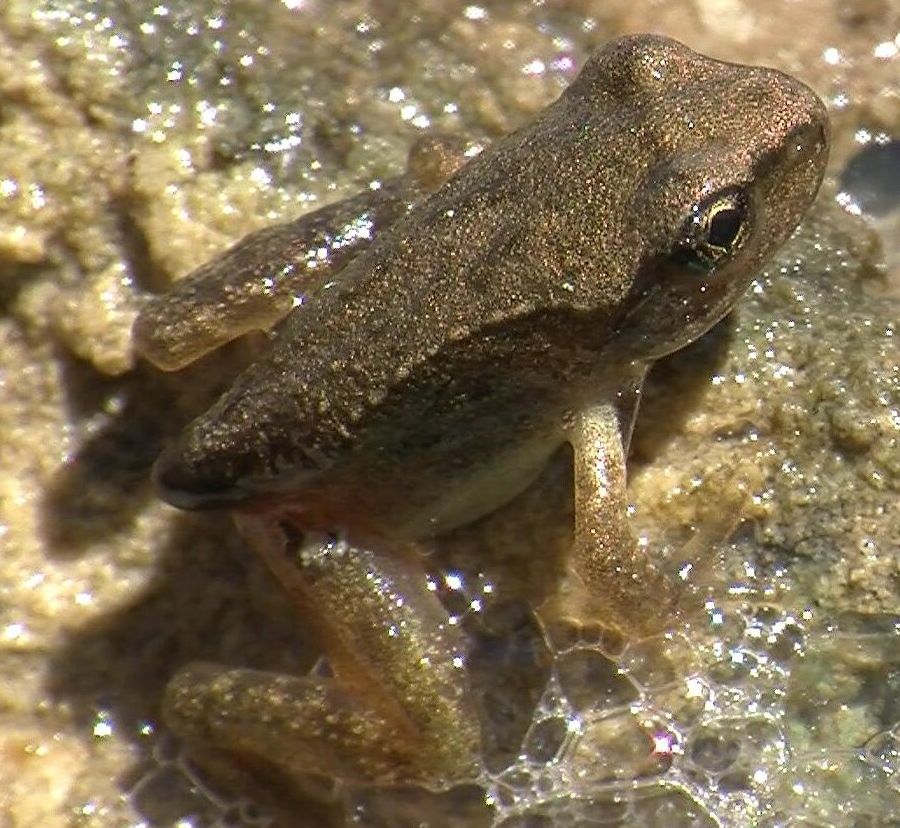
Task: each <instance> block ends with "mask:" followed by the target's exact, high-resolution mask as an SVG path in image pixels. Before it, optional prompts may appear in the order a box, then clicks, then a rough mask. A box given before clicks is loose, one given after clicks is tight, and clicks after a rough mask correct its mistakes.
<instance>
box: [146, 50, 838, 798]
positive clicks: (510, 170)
mask: <svg viewBox="0 0 900 828" xmlns="http://www.w3.org/2000/svg"><path fill="white" fill-rule="evenodd" d="M826 155H827V119H826V115H825V112H824V109H823V106H822V104H821V102H820V101H819V100H818V99H817V98H816V96H815V95H814V94H813V93H812V92H810V90H808V89H807V88H805V87H804V86H802V85H801V84H799V83H798V82H797V81H795V80H793V79H791V78H789V77H787V76H785V75H782V74H780V73H778V72H775V71H772V70H768V69H761V68H750V67H746V66H737V65H732V64H727V63H721V62H718V61H714V60H711V59H708V58H705V57H702V56H700V55H697V54H696V53H694V52H691V51H690V50H689V49H687V48H686V47H684V46H682V45H681V44H678V43H676V42H674V41H671V40H668V39H665V38H659V37H652V36H646V35H641V36H634V37H627V38H623V39H620V40H618V41H615V42H613V43H611V44H610V45H608V46H607V47H606V48H604V49H602V50H601V51H599V52H597V53H596V54H595V55H594V56H593V57H592V58H591V59H590V60H589V61H588V62H587V64H586V65H585V67H584V69H583V70H582V72H581V74H580V75H579V77H578V78H577V80H576V81H575V82H574V83H573V84H572V85H571V86H570V87H569V89H567V90H566V92H564V93H563V95H562V96H561V97H560V98H559V100H558V101H556V102H555V103H554V104H552V105H551V106H549V107H548V108H547V109H546V110H545V111H544V112H543V113H541V115H540V116H539V117H538V118H536V119H535V121H534V122H533V123H531V124H530V125H528V126H526V127H524V128H523V129H521V130H519V131H518V132H515V133H513V134H511V135H510V136H508V137H507V138H506V139H504V140H502V141H500V142H498V143H497V144H496V145H495V146H494V147H492V148H490V149H488V150H486V151H485V152H483V153H482V154H481V155H480V156H478V157H477V158H476V159H475V160H473V161H471V162H470V163H468V164H467V165H466V166H465V167H463V168H462V169H461V170H460V171H459V172H458V173H456V174H455V175H453V176H452V177H451V178H450V179H449V181H447V182H446V184H444V185H443V186H441V187H440V188H439V189H437V191H436V192H434V193H433V194H432V195H431V196H430V197H428V198H427V199H425V200H424V201H422V202H421V203H418V204H417V206H415V207H414V208H413V209H412V210H410V211H409V212H408V213H407V214H406V215H405V216H403V217H402V218H400V219H399V220H398V221H397V222H396V223H395V224H394V225H393V226H392V227H391V229H390V232H389V233H384V234H381V235H379V236H378V238H377V239H376V240H375V242H374V244H373V245H372V246H371V247H370V248H369V249H368V250H367V251H366V252H365V253H364V254H362V255H360V256H358V257H357V258H354V259H353V260H352V261H350V263H349V264H347V265H346V266H345V267H344V268H343V270H341V271H340V273H338V274H337V275H336V277H335V278H334V280H333V281H327V282H326V281H324V280H321V279H320V280H318V281H316V282H315V283H314V284H311V285H310V287H309V289H308V290H306V291H305V293H304V300H303V306H302V307H300V308H298V309H297V310H296V311H294V312H293V313H292V314H291V315H290V316H289V317H288V318H287V320H286V321H285V323H284V324H283V325H282V326H281V327H280V328H279V329H278V330H277V339H276V342H275V346H274V349H273V351H272V353H271V355H270V356H269V357H268V358H267V359H265V360H263V361H262V362H260V363H258V364H257V365H255V366H253V367H251V368H250V369H249V370H248V371H247V372H246V373H245V374H243V375H242V376H241V377H240V378H239V380H238V381H237V383H236V384H235V386H234V387H233V388H232V389H231V391H229V392H228V393H227V394H226V395H225V396H224V397H223V398H222V399H221V400H220V401H219V402H218V403H217V404H216V405H214V406H213V408H211V409H210V410H209V411H208V412H207V413H206V414H204V415H202V416H201V417H200V418H198V419H197V420H196V421H195V422H194V423H192V424H191V426H189V428H188V429H187V430H186V432H185V433H184V435H183V437H182V438H181V439H180V440H179V441H178V442H177V443H176V444H175V445H174V446H172V447H171V448H169V449H168V450H167V451H166V453H165V454H164V455H163V456H162V457H161V458H160V460H159V462H158V465H157V472H156V473H157V480H158V482H159V484H160V486H161V489H162V492H163V496H164V497H165V498H166V499H168V500H169V501H170V502H172V503H174V504H175V505H179V506H182V507H186V508H202V507H216V506H224V505H232V506H234V507H235V508H236V509H237V511H238V513H239V518H238V520H239V525H240V526H241V527H242V530H243V532H244V533H245V534H246V536H247V537H248V538H249V539H250V541H251V542H252V543H253V545H254V546H255V547H256V548H257V549H258V550H259V551H260V553H261V554H262V555H263V556H264V557H265V559H266V560H267V562H268V563H269V565H270V566H271V567H272V568H273V570H274V571H275V572H276V574H277V575H278V576H279V578H280V579H281V581H282V582H283V583H284V584H285V585H286V587H287V588H288V589H289V590H290V591H291V592H292V594H293V595H294V596H295V598H296V600H297V603H298V604H299V605H300V607H301V610H302V611H303V613H304V617H305V618H306V620H307V621H308V622H309V623H310V624H312V625H313V626H314V627H315V629H317V631H318V632H319V634H320V637H321V639H322V642H323V646H324V648H325V651H326V653H327V654H328V656H329V660H330V661H331V662H332V664H333V667H334V671H335V674H336V677H337V679H338V681H339V682H342V683H343V686H344V687H345V688H349V690H350V691H355V694H356V697H357V698H366V699H367V700H369V702H370V704H371V706H372V707H373V709H375V708H377V709H379V710H380V711H381V713H382V714H383V715H386V716H387V718H388V720H389V721H390V720H393V721H396V722H400V723H404V722H405V724H406V727H405V728H404V727H399V726H398V727H397V728H395V730H394V733H395V737H394V741H395V742H396V744H393V745H392V750H393V752H395V753H399V754H403V753H404V751H406V755H409V754H410V753H414V754H415V755H416V756H417V757H419V759H420V760H422V762H421V766H420V767H419V769H418V771H417V772H416V773H417V774H418V775H419V776H422V777H425V778H430V779H432V780H435V779H437V780H442V781H447V780H449V779H460V778H466V777H468V776H470V775H471V774H472V772H473V768H474V767H475V766H476V764H477V761H476V757H477V738H478V737H477V733H476V732H473V730H472V725H471V721H472V720H471V717H470V716H468V714H467V712H466V704H465V693H464V676H463V675H462V674H461V671H459V670H455V669H453V666H455V664H456V662H455V659H456V658H457V654H458V652H459V643H458V642H457V641H455V640H454V639H453V638H452V636H450V635H449V633H448V631H447V630H446V625H444V624H441V623H440V622H437V621H435V622H434V623H431V624H421V623H412V619H413V618H419V619H421V618H426V617H430V618H433V619H435V618H440V617H441V614H440V609H439V606H438V605H437V602H436V600H435V599H434V598H433V595H430V594H429V593H428V592H427V590H426V588H425V586H424V580H423V579H420V580H419V581H416V579H415V578H414V577H411V576H410V575H409V571H410V570H409V569H408V567H412V568H413V570H414V569H415V567H416V564H415V558H414V555H410V554H409V553H406V552H404V553H402V554H401V553H399V552H398V549H403V548H405V547H404V545H405V544H407V543H408V542H411V541H417V540H419V539H421V538H423V537H427V536H428V535H431V534H435V533H438V532H441V531H444V530H446V529H450V528H453V527H455V526H458V525H460V524H463V523H466V522H468V521H471V520H474V519H475V518H477V517H479V516H480V515H482V514H485V513H487V512H489V511H491V510H493V509H495V508H496V507H498V506H499V505H501V504H502V503H504V502H506V501H508V500H509V499H511V498H512V497H514V496H515V495H516V494H517V493H519V492H520V491H521V490H522V489H523V488H524V487H525V486H526V485H527V484H528V483H529V482H530V481H531V480H532V479H534V477H535V476H536V475H537V474H538V473H539V472H540V470H541V469H542V467H543V465H544V464H545V462H546V461H547V458H548V457H549V456H550V455H551V454H552V453H553V452H554V451H555V450H556V449H557V448H558V447H559V446H561V445H562V444H564V443H566V442H568V443H570V444H571V445H572V447H573V449H574V479H575V498H576V503H575V514H576V519H575V542H574V546H573V551H572V555H571V562H570V567H569V570H570V572H569V574H568V575H567V576H566V577H565V578H564V580H563V583H561V584H560V586H559V590H558V593H557V595H556V596H555V597H554V598H553V599H551V600H550V601H549V602H548V603H547V605H545V606H544V607H542V608H540V612H541V615H542V617H544V618H545V619H546V618H552V617H556V616H557V615H559V614H564V615H567V616H574V617H576V618H579V619H580V618H585V617H589V618H601V619H603V620H604V621H606V622H607V623H612V624H615V625H618V626H621V627H623V628H625V629H628V630H636V631H640V632H646V631H649V630H654V629H659V628H660V627H662V626H664V625H665V624H667V623H670V622H671V620H672V614H673V611H674V607H675V604H676V599H677V596H676V594H675V591H674V590H673V589H672V587H671V586H670V584H669V582H668V581H667V579H666V578H664V577H663V576H662V575H661V574H660V573H659V572H658V571H657V570H656V568H655V567H654V566H653V564H652V562H651V561H649V560H648V558H647V556H646V554H645V553H643V552H642V551H641V550H640V549H638V547H637V545H636V544H635V542H634V539H633V537H632V536H631V533H630V530H629V527H628V524H627V520H626V516H625V508H624V506H625V457H626V454H627V444H628V440H629V436H630V429H631V423H632V421H633V417H634V413H635V410H636V406H637V401H638V398H639V392H640V386H641V383H642V380H643V377H644V374H645V372H646V370H647V368H648V366H649V365H650V364H651V363H652V361H653V360H655V359H656V358H658V357H660V356H662V355H664V354H666V353H669V352H671V351H673V350H675V349H677V348H680V347H682V346H684V345H686V344H687V343H688V342H690V341H692V340H693V339H695V338H696V337H698V336H699V335H701V334H702V333H703V332H704V331H706V330H707V329H708V328H709V327H710V326H711V325H713V324H714V323H715V322H716V321H717V320H718V319H720V318H721V317H722V316H723V315H724V314H725V313H726V312H727V311H728V309H729V308H730V307H731V305H732V304H733V302H734V301H735V300H736V299H737V298H738V297H739V296H740V294H741V292H742V291H743V290H744V289H745V287H746V285H747V284H748V282H749V280H750V279H751V278H752V276H753V275H754V273H755V272H757V270H758V268H759V267H760V265H761V264H762V262H763V261H765V259H766V258H767V257H768V256H769V255H770V254H771V253H772V252H773V251H774V250H775V249H776V248H777V246H778V245H779V244H781V242H782V241H784V239H786V238H787V236H788V235H789V234H790V233H791V231H792V230H793V229H794V227H795V226H796V225H797V223H798V222H799V221H800V219H801V217H802V216H803V214H804V212H805V211H806V209H807V208H808V206H809V204H810V203H811V201H812V199H813V197H814V195H815V193H816V191H817V189H818V186H819V182H820V180H821V176H822V172H823V168H824V163H825V158H826ZM188 316H189V314H188ZM188 329H189V326H188ZM317 532H318V533H329V534H331V535H336V536H339V537H340V538H341V543H340V544H338V545H336V544H335V543H334V542H328V541H321V542H316V541H314V540H311V539H313V538H315V537H316V533H317ZM300 533H305V534H306V540H305V541H304V542H303V543H300V544H298V542H297V541H296V540H295V538H296V537H297V536H298V534H300ZM348 550H350V551H348ZM354 553H356V554H354ZM398 560H400V561H403V562H404V563H403V565H402V566H399V567H398V564H397V561H398ZM366 584H376V585H375V586H374V588H373V587H371V586H370V587H366ZM323 585H324V591H323ZM367 588H368V589H369V590H370V595H371V596H374V597H373V598H372V599H371V600H372V604H371V607H370V608H369V609H368V610H364V609H361V608H362V607H364V606H365V605H366V602H365V601H363V600H362V599H361V597H360V596H361V595H362V594H364V593H365V591H366V589H367ZM352 596H355V598H354V597H352ZM390 606H394V607H395V608H397V609H399V608H400V607H403V612H409V611H410V608H412V616H410V619H409V620H410V623H409V624H408V625H406V626H404V625H401V627H403V629H401V631H400V633H399V639H400V644H397V643H396V641H395V639H396V638H397V637H398V636H397V635H396V634H394V633H392V634H391V635H390V636H389V637H390V639H392V640H390V641H387V639H388V638H389V637H388V636H386V635H385V634H384V629H385V625H386V624H387V621H386V618H387V617H388V616H389V613H388V615H387V616H385V615H384V610H385V607H388V608H389V607H390ZM375 607H378V608H379V609H377V611H376V610H375V609H373V608H375ZM373 629H374V630H375V631H376V632H375V633H374V634H373V633H372V632H371V630H373ZM413 630H414V631H413ZM379 631H380V632H379ZM423 663H427V664H428V665H429V667H430V669H428V670H425V671H423V670H422V664H423ZM360 664H362V665H363V666H360ZM205 675H206V676H207V677H206V678H203V677H202V676H201V677H200V678H199V679H198V678H197V677H196V676H195V681H192V682H188V685H189V686H190V687H186V685H185V684H184V683H183V682H180V683H179V684H178V688H179V689H178V693H174V691H173V694H172V699H171V700H170V704H169V711H170V720H171V721H172V722H173V723H174V724H175V726H176V728H177V729H179V730H181V732H183V733H186V734H187V735H188V736H189V737H190V738H194V739H200V738H205V739H207V740H211V741H213V742H216V743H218V744H220V745H222V746H224V747H227V748H230V749H233V750H237V751H238V752H245V751H247V750H248V748H247V744H246V740H245V739H244V738H243V734H246V733H247V732H249V731H250V730H253V729H254V727H255V728H256V730H255V732H257V734H259V732H260V728H259V727H258V726H257V725H258V721H256V719H255V718H254V714H253V712H252V711H253V710H254V709H258V708H257V707H256V705H257V704H258V698H257V701H256V702H254V704H249V703H248V704H247V705H245V706H243V707H241V709H242V710H243V713H244V718H245V720H246V721H247V722H249V721H251V720H252V721H254V722H256V724H255V725H254V726H251V725H250V724H245V725H241V724H240V723H236V721H235V720H234V717H232V721H231V722H230V723H229V724H228V725H227V726H224V725H223V726H222V727H220V728H219V730H216V729H215V728H210V727H209V725H210V722H212V721H215V722H217V723H218V724H219V725H222V721H221V718H222V717H221V716H218V715H216V714H212V713H210V709H221V706H222V705H223V704H231V703H233V702H234V696H233V695H227V696H226V697H223V696H222V695H221V694H220V693H218V691H216V690H215V689H214V688H215V685H216V680H215V678H210V677H209V674H208V673H207V674H205ZM213 675H215V674H213ZM435 676H439V679H438V680H437V684H435V681H436V680H435ZM309 681H312V680H309ZM420 683H421V684H420ZM273 687H274V683H273ZM190 688H193V689H192V690H191V689H190ZM440 688H443V690H441V689H440ZM420 691H421V692H420ZM273 692H274V690H273ZM263 695H265V694H264V693H263ZM198 698H203V699H205V700H206V701H205V702H204V704H203V705H200V706H201V707H204V708H205V709H206V712H205V713H204V714H203V715H198V714H197V711H196V709H197V707H198V703H197V699H198ZM436 700H437V701H436ZM239 706H240V705H239ZM191 710H193V711H194V712H193V713H191V712H189V711H191ZM255 715H256V716H259V715H261V714H259V713H257V714H255ZM238 718H240V717H238ZM410 723H412V725H413V727H412V729H411V730H410V728H409V724H410ZM262 730H263V731H265V729H264V728H263V729H262ZM387 730H388V731H390V728H387ZM201 731H202V736H201V735H199V734H200V732H201ZM276 731H277V728H275V729H273V730H272V731H271V736H272V739H278V738H280V734H279V733H277V732H276ZM412 732H414V733H416V734H417V738H416V739H414V740H411V739H410V736H409V733H412ZM354 733H355V732H354V731H353V730H352V728H351V729H349V730H348V731H347V732H341V733H340V734H339V735H337V736H334V738H333V739H332V747H333V746H334V743H339V748H340V749H339V750H338V752H339V753H346V755H347V756H353V755H355V754H354V751H360V750H362V751H363V753H365V749H364V744H365V740H364V739H363V737H362V736H361V735H360V734H359V733H356V735H354ZM253 745H254V746H253V748H252V750H251V752H254V753H255V754H256V755H258V756H265V757H267V759H268V761H270V762H272V763H273V764H274V765H276V766H278V767H281V768H282V769H285V763H284V761H283V759H282V760H279V758H278V756H279V751H277V750H274V749H267V748H266V745H265V739H260V738H255V739H254V740H253ZM448 746H451V747H450V749H449V750H448ZM439 757H443V758H439ZM295 758H296V756H295ZM432 759H433V760H434V761H430V760H432ZM426 760H428V761H426ZM301 764H302V762H301ZM337 764H340V763H337ZM401 764H402V763H401ZM287 770H288V771H289V772H295V771H296V768H295V767H294V766H292V767H291V768H290V769H287ZM356 771H357V773H358V774H359V775H362V776H363V777H367V776H368V777H369V778H384V777H385V775H387V776H390V774H386V773H385V772H384V770H383V768H381V767H380V766H378V767H375V765H372V766H371V767H368V768H365V767H364V768H362V769H360V768H357V769H356ZM335 773H337V774H338V775H340V774H341V773H342V772H341V771H335ZM404 773H406V772H404ZM351 775H352V774H351ZM414 775H415V774H414ZM401 776H403V773H401ZM407 778H408V777H407Z"/></svg>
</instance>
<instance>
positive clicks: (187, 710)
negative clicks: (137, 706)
mask: <svg viewBox="0 0 900 828" xmlns="http://www.w3.org/2000/svg"><path fill="white" fill-rule="evenodd" d="M238 523H239V527H240V528H241V531H242V533H243V534H244V535H245V537H246V538H247V539H248V540H249V541H250V543H251V544H252V545H253V546H254V547H255V549H256V551H257V552H259V553H260V554H261V555H262V557H263V558H264V560H265V561H266V563H267V564H268V565H269V567H270V568H271V569H272V570H273V572H274V574H275V575H276V577H277V578H278V579H279V581H281V583H282V584H283V585H284V586H285V587H286V589H287V590H288V593H289V594H290V596H291V598H292V599H293V601H294V603H295V604H296V606H297V608H298V610H299V611H300V614H301V618H302V620H303V622H304V623H306V624H309V625H310V626H311V627H312V629H313V632H314V633H315V634H316V636H317V637H318V639H319V641H320V643H321V645H322V649H323V651H324V653H325V655H326V658H327V661H328V664H329V667H330V668H331V671H332V673H333V674H334V676H333V678H324V679H323V678H320V677H314V676H306V677H288V676H280V675H274V674H268V673H261V672H258V671H251V670H243V669H239V670H224V669H222V668H214V667H211V666H210V665H192V666H189V667H187V668H186V670H185V671H183V672H182V673H181V674H179V675H178V676H177V677H176V678H175V679H174V680H173V682H172V683H171V685H170V687H169V689H168V690H167V693H166V700H165V715H166V720H167V722H168V723H169V725H170V726H171V727H172V729H173V730H175V731H176V733H179V734H180V735H182V736H183V737H184V738H185V739H186V740H187V741H188V742H189V743H190V744H193V745H195V746H196V745H200V746H203V747H206V748H210V747H212V748H214V749H218V750H224V751H225V752H226V753H228V754H229V755H231V756H233V757H235V759H236V761H237V762H238V764H240V763H241V762H244V763H248V762H249V763H250V764H251V765H252V766H258V765H259V764H263V765H266V766H269V767H272V768H275V769H277V770H278V771H279V772H280V773H281V774H282V775H286V776H287V777H288V778H298V777H302V776H304V775H309V774H317V775H325V776H329V777H332V778H337V779H343V780H353V781H364V782H372V781H377V782H389V783H402V782H406V783H408V782H417V781H418V782H426V783H428V784H435V785H441V784H447V783H450V782H454V781H459V780H464V779H472V778H474V777H475V776H476V775H477V767H478V765H477V757H478V754H479V744H480V737H479V730H478V726H477V724H476V717H475V715H474V713H473V711H472V710H470V709H469V701H468V696H467V692H466V680H465V675H466V674H465V664H464V661H465V659H464V656H463V652H462V641H461V638H460V633H459V630H458V628H456V627H454V626H453V625H451V624H450V623H449V619H448V617H447V613H446V611H445V610H444V609H443V607H442V606H441V604H440V602H439V601H438V599H437V597H436V595H435V593H434V591H433V590H431V589H430V588H429V585H428V579H427V577H426V575H425V573H424V571H423V570H422V568H421V565H420V563H419V561H418V560H417V557H416V556H415V555H414V553H413V552H411V551H410V552H408V554H403V553H402V551H400V552H398V551H396V550H395V551H394V552H393V553H392V554H390V555H387V554H379V553H376V552H372V551H369V550H367V549H363V548H359V547H355V546H353V545H351V544H349V543H346V542H343V541H338V540H333V539H325V540H321V541H315V540H312V541H305V542H302V543H300V544H298V543H297V542H296V541H295V540H293V539H292V538H291V537H290V531H287V532H285V531H284V530H283V529H282V526H281V525H279V524H278V523H277V522H275V521H272V519H271V518H267V517H256V516H251V515H242V516H239V517H238Z"/></svg>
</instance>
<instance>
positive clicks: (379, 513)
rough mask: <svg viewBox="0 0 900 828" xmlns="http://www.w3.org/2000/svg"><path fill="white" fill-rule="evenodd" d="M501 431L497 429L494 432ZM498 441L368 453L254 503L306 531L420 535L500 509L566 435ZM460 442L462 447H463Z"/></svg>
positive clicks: (408, 537) (545, 434)
mask: <svg viewBox="0 0 900 828" xmlns="http://www.w3.org/2000/svg"><path fill="white" fill-rule="evenodd" d="M494 433H496V432H494ZM518 436H519V437H520V438H524V439H517V440H510V441H509V442H507V443H506V444H505V445H501V446H499V447H498V445H497V443H496V442H492V443H489V442H488V441H486V440H483V439H478V437H475V438H474V439H473V440H472V441H471V442H469V443H468V444H467V445H466V446H465V448H466V449H467V450H465V451H441V450H434V451H429V450H424V451H423V450H421V449H418V450H409V451H406V452H404V451H402V450H396V449H398V448H399V447H398V446H396V445H395V446H394V447H393V448H394V449H395V451H391V452H387V457H385V452H381V451H379V452H377V453H375V454H370V453H368V452H361V453H358V454H354V455H353V456H351V457H347V458H345V460H344V462H343V463H341V464H340V465H339V466H337V467H333V468H331V469H329V470H328V472H326V473H324V474H317V475H314V476H313V477H311V478H308V479H307V480H305V481H303V482H302V483H299V482H298V481H296V480H295V481H292V482H291V485H289V486H286V487H285V488H284V489H283V490H282V492H281V493H280V496H277V495H276V497H275V498H274V500H273V499H272V497H271V496H266V497H265V498H262V499H261V500H259V501H257V502H256V503H255V505H252V506H251V507H250V508H251V510H253V511H264V512H269V513H270V514H272V515H275V516H276V518H279V516H280V517H287V518H289V519H290V520H292V521H293V522H294V523H295V524H296V525H297V526H298V527H299V528H301V529H303V530H316V531H326V532H336V533H345V534H348V535H350V536H356V537H358V538H359V537H365V536H366V535H372V534H374V535H376V536H380V537H391V538H396V539H401V540H410V541H414V540H418V539H421V538H426V537H431V536H434V535H439V534H443V533H444V532H448V531H450V530H452V529H455V528H457V527H459V526H465V525H466V524H469V523H472V522H473V521H475V520H477V519H478V518H480V517H483V516H484V515H487V514H490V513H491V512H494V511H496V510H497V509H499V508H500V507H501V506H503V505H504V504H505V503H507V502H509V501H510V500H512V499H513V498H514V497H516V496H517V495H518V494H520V493H521V492H523V491H524V490H525V489H526V488H528V486H529V485H530V484H531V483H532V482H533V481H534V480H535V479H536V478H537V477H538V476H539V475H540V473H541V472H542V471H543V470H544V469H545V468H546V467H547V464H548V463H549V462H550V458H551V457H552V456H553V454H554V452H555V451H556V450H557V449H558V448H559V447H560V445H561V444H562V443H563V442H564V438H563V437H561V436H560V435H559V434H558V433H553V432H551V431H540V432H534V433H531V434H528V435H527V436H526V435H522V434H519V435H518ZM454 448H456V449H459V448H461V446H459V445H457V446H455V447H454Z"/></svg>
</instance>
